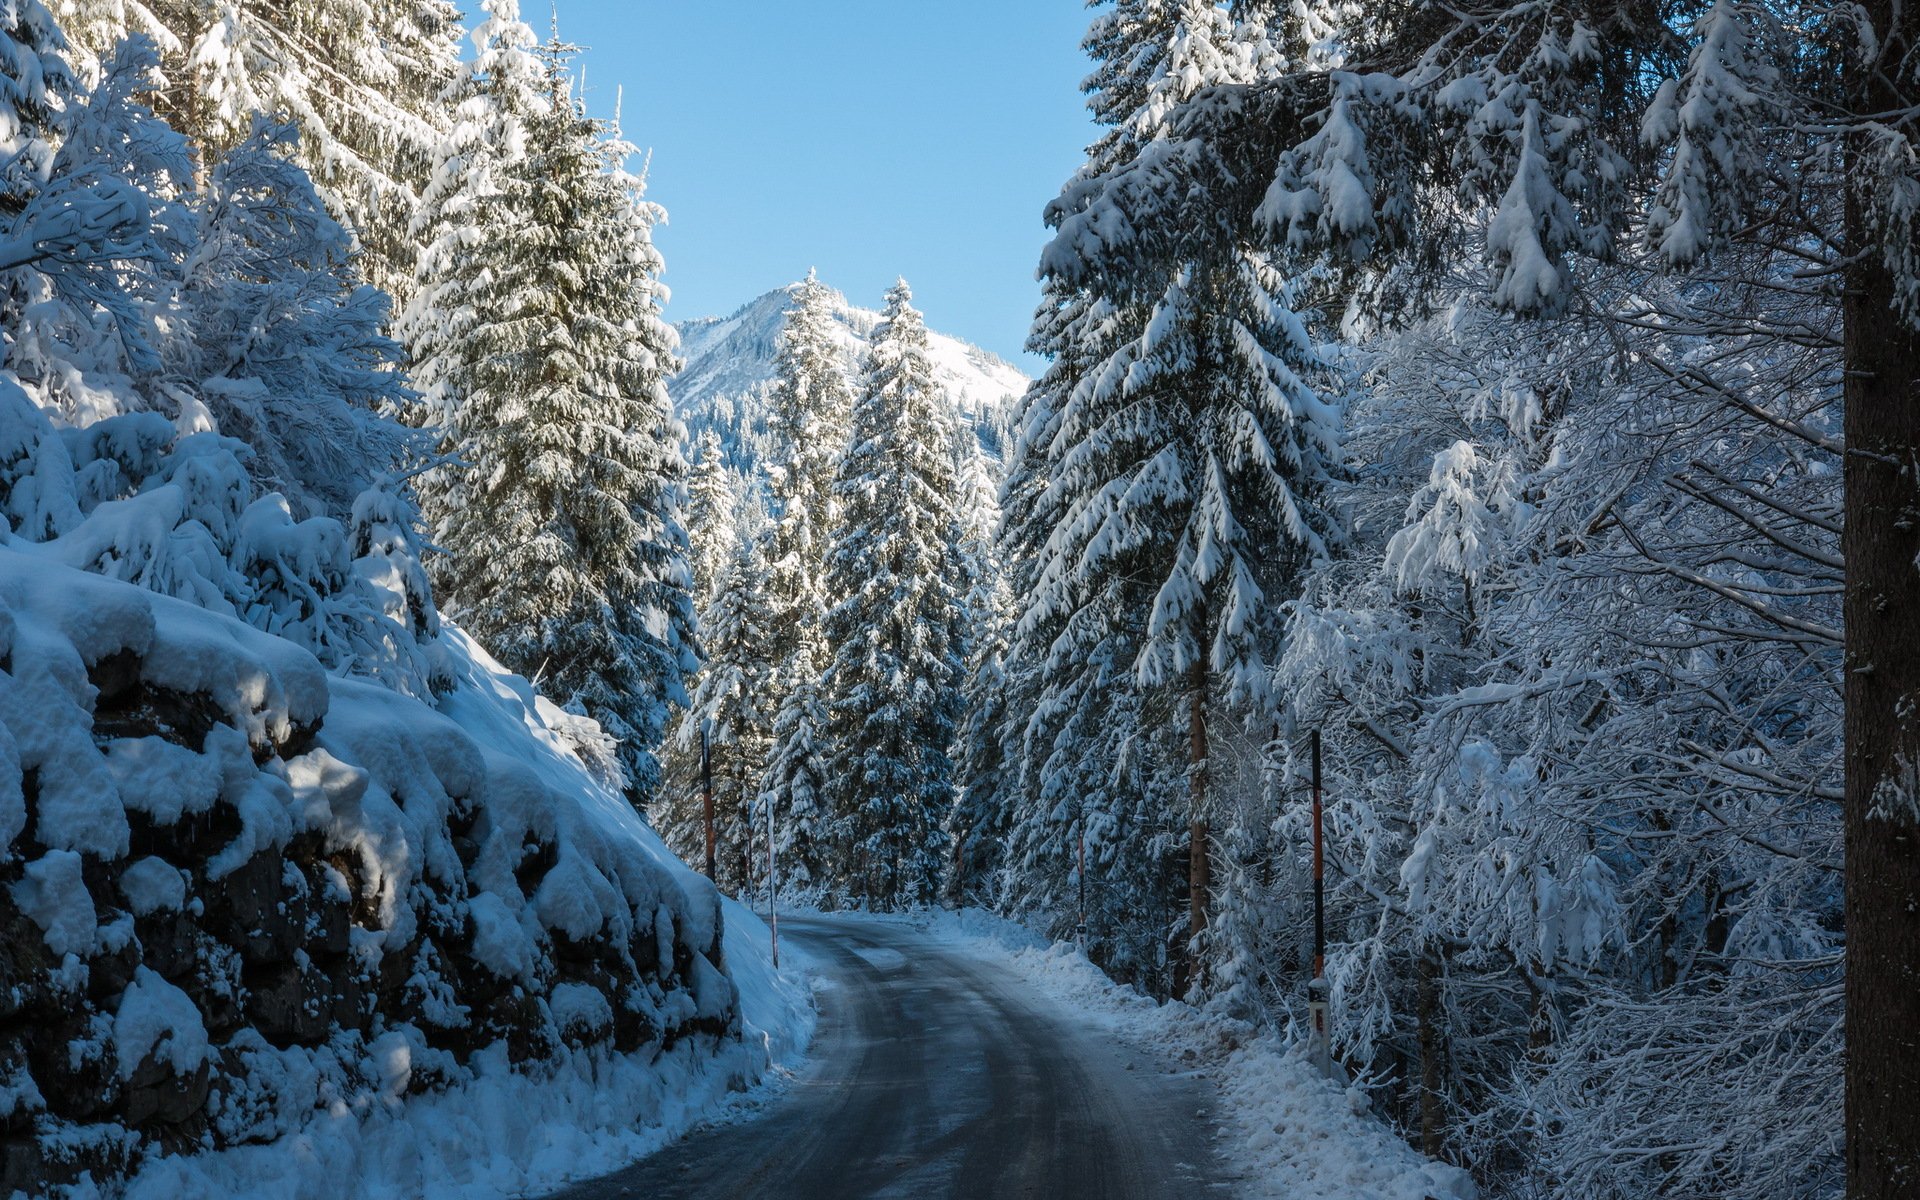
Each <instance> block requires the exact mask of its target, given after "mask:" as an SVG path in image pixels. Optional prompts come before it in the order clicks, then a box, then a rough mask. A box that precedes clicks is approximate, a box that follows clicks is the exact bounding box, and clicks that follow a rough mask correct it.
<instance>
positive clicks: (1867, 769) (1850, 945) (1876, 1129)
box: [1842, 0, 1920, 1200]
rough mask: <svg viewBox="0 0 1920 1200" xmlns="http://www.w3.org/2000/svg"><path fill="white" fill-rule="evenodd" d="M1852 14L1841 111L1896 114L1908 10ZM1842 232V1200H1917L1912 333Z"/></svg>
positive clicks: (1856, 226)
mask: <svg viewBox="0 0 1920 1200" xmlns="http://www.w3.org/2000/svg"><path fill="white" fill-rule="evenodd" d="M1864 7H1865V9H1866V15H1867V17H1868V19H1869V20H1870V22H1871V23H1872V27H1873V29H1874V30H1875V32H1876V33H1877V34H1878V35H1879V39H1880V47H1881V51H1880V56H1879V59H1878V61H1876V62H1872V63H1866V64H1859V65H1857V66H1856V67H1855V68H1854V72H1853V76H1852V78H1851V80H1850V86H1849V92H1850V97H1849V99H1850V101H1851V107H1852V109H1853V112H1854V113H1856V114H1859V115H1860V117H1865V116H1866V115H1867V114H1886V113H1893V112H1899V111H1904V110H1906V109H1907V107H1908V105H1909V101H1908V100H1907V99H1905V98H1903V97H1902V96H1901V95H1900V94H1899V88H1898V87H1897V86H1896V81H1897V80H1898V79H1901V78H1904V77H1905V76H1906V75H1907V73H1908V72H1909V71H1910V70H1911V65H1910V64H1909V63H1908V62H1907V58H1908V56H1909V55H1910V54H1911V53H1913V51H1914V49H1915V47H1916V44H1917V43H1920V6H1917V5H1915V4H1914V3H1913V2H1912V0H1867V3H1866V4H1865V6H1864ZM1863 150H1864V147H1862V146H1860V145H1858V144H1856V146H1855V152H1856V154H1859V153H1861V152H1862V151H1863ZM1850 174H1851V177H1852V178H1853V179H1856V180H1859V179H1864V178H1869V177H1870V176H1868V175H1867V174H1866V173H1865V172H1864V171H1859V170H1856V171H1853V172H1850ZM1847 225H1848V244H1847V248H1848V250H1849V251H1850V252H1851V253H1853V254H1855V255H1858V256H1859V258H1858V259H1857V260H1856V261H1855V262H1854V264H1853V265H1852V266H1851V267H1850V268H1849V270H1848V273H1847V300H1846V322H1847V328H1846V366H1847V375H1846V444H1847V461H1846V514H1847V516H1846V533H1845V536H1844V538H1843V539H1842V545H1843V548H1844V551H1845V556H1846V563H1847V592H1846V602H1845V614H1846V633H1847V652H1846V705H1847V717H1846V751H1847V758H1846V764H1847V765H1846V774H1847V778H1846V839H1847V840H1846V914H1847V985H1846V994H1847V1001H1846V1003H1847V1013H1846V1019H1847V1095H1846V1113H1847V1195H1848V1196H1849V1197H1850V1200H1895V1197H1912V1196H1916V1195H1920V794H1917V792H1920V574H1916V568H1915V562H1916V556H1920V478H1916V472H1920V379H1917V378H1916V373H1920V335H1916V333H1915V331H1914V329H1913V327H1912V326H1911V325H1909V324H1908V323H1907V321H1906V320H1905V319H1904V318H1903V317H1901V315H1900V314H1899V313H1898V312H1897V311H1896V310H1895V308H1894V295H1895V290H1894V279H1893V277H1892V276H1891V274H1890V273H1889V272H1888V271H1887V270H1886V268H1885V267H1884V266H1883V265H1882V264H1881V263H1880V261H1879V257H1878V255H1876V254H1875V253H1873V250H1872V247H1873V244H1874V240H1875V239H1874V231H1873V230H1872V229H1871V228H1870V226H1869V222H1868V220H1867V218H1866V214H1865V213H1864V212H1863V205H1862V203H1861V196H1860V195H1859V194H1857V192H1856V191H1854V190H1852V189H1850V190H1849V194H1848V197H1847Z"/></svg>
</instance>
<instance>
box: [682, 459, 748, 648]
mask: <svg viewBox="0 0 1920 1200" xmlns="http://www.w3.org/2000/svg"><path fill="white" fill-rule="evenodd" d="M688 474H689V480H688V484H687V540H688V544H689V553H688V557H687V566H688V568H689V569H690V570H691V572H692V575H693V595H694V601H695V605H696V607H697V608H698V609H699V610H700V611H702V612H704V611H705V610H706V608H707V606H708V605H710V604H712V603H713V600H714V598H715V597H716V596H718V595H719V593H720V587H721V585H722V584H723V583H724V582H725V581H726V575H727V571H728V569H729V567H730V566H731V564H732V562H733V558H734V554H735V552H736V551H737V550H738V548H739V542H740V505H741V495H740V493H741V485H740V477H739V475H737V474H736V473H735V472H734V469H733V468H732V467H731V466H729V465H728V464H727V453H726V450H725V448H724V447H722V446H721V444H720V436H719V435H718V434H717V433H715V432H714V431H713V430H711V429H709V430H707V431H706V432H704V433H702V434H701V435H700V439H699V441H698V442H697V443H696V444H695V449H694V456H693V463H692V467H691V469H690V470H689V472H688Z"/></svg>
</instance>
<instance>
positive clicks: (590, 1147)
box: [73, 900, 815, 1200]
mask: <svg viewBox="0 0 1920 1200" xmlns="http://www.w3.org/2000/svg"><path fill="white" fill-rule="evenodd" d="M723 904H724V911H725V920H726V933H725V946H726V959H727V963H728V970H729V974H730V975H731V976H732V978H733V980H734V982H735V983H736V985H737V986H738V987H739V989H740V1012H741V1019H742V1033H743V1037H742V1039H741V1040H740V1041H739V1042H722V1043H719V1044H717V1045H716V1044H715V1042H713V1041H712V1040H711V1039H707V1038H697V1039H690V1040H688V1041H685V1042H682V1043H681V1044H680V1045H679V1046H676V1047H675V1048H674V1049H672V1050H670V1051H667V1052H666V1053H664V1054H662V1055H660V1057H658V1058H657V1059H656V1058H652V1057H650V1056H648V1055H646V1054H634V1055H623V1054H617V1053H612V1052H609V1051H606V1050H604V1049H598V1050H569V1051H567V1052H565V1053H563V1054H562V1055H561V1056H560V1057H559V1058H558V1059H557V1060H555V1061H553V1062H551V1063H547V1064H542V1065H541V1066H540V1067H538V1068H536V1069H534V1070H531V1071H530V1070H528V1069H527V1068H524V1067H523V1068H519V1069H512V1070H510V1069H508V1066H507V1064H506V1061H505V1057H504V1054H485V1055H480V1056H476V1058H475V1060H474V1062H473V1063H472V1064H471V1065H470V1071H469V1077H468V1078H467V1079H465V1080H463V1081H460V1082H459V1083H457V1084H455V1085H454V1086H453V1087H451V1088H450V1089H449V1090H447V1091H444V1092H435V1093H431V1094H427V1095H421V1096H413V1097H404V1098H403V1097H402V1096H401V1095H400V1094H399V1093H401V1092H403V1091H404V1089H405V1073H406V1071H407V1061H406V1051H405V1049H404V1048H399V1049H398V1050H397V1051H396V1054H395V1058H394V1059H393V1061H392V1063H391V1066H392V1069H393V1070H394V1071H395V1073H396V1074H397V1075H398V1079H397V1081H396V1082H397V1084H398V1086H397V1087H396V1088H395V1089H394V1094H393V1095H390V1096H388V1097H385V1098H383V1100H382V1101H381V1103H380V1105H378V1106H374V1108H373V1111H367V1110H366V1107H365V1106H360V1107H356V1106H349V1105H346V1104H336V1105H335V1106H334V1107H333V1109H331V1110H330V1111H326V1112H323V1113H320V1114H318V1115H317V1116H316V1117H315V1119H314V1120H313V1121H311V1122H310V1123H309V1124H308V1125H307V1126H305V1127H304V1128H302V1129H301V1130H299V1131H298V1132H296V1133H293V1134H291V1135H289V1136H287V1137H284V1138H281V1139H279V1140H278V1141H275V1142H272V1143H268V1144H265V1145H256V1146H239V1147H234V1148H231V1149H227V1150H222V1151H215V1152H213V1153H208V1154H199V1155H193V1156H189V1157H168V1158H162V1159H158V1160H155V1161H153V1162H151V1163H150V1164H149V1165H148V1166H147V1167H146V1168H145V1169H144V1170H142V1171H141V1172H140V1173H139V1174H138V1175H136V1176H135V1177H134V1178H132V1179H131V1180H129V1181H127V1184H126V1190H125V1192H124V1195H125V1196H126V1198H127V1200H213V1198H215V1197H248V1198H250V1200H251V1198H259V1200H322V1198H325V1200H334V1198H337V1197H340V1196H343V1195H352V1196H355V1197H363V1198H365V1200H401V1198H412V1197H419V1198H421V1200H495V1198H497V1197H509V1196H511V1197H530V1196H541V1195H545V1194H547V1193H549V1192H552V1191H556V1190H558V1189H560V1188H561V1187H563V1186H565V1185H566V1184H567V1183H569V1182H572V1181H576V1180H581V1179H588V1178H592V1177H594V1176H597V1175H602V1174H606V1173H608V1172H611V1171H615V1170H618V1169H619V1168H621V1167H623V1166H626V1165H627V1164H629V1163H631V1162H633V1161H634V1160H636V1159H639V1158H643V1157H645V1156H646V1155H648V1154H651V1153H654V1152H655V1151H657V1150H659V1149H661V1148H662V1147H664V1146H666V1145H668V1144H670V1143H672V1142H673V1141H675V1140H676V1139H677V1138H679V1137H680V1136H681V1135H682V1134H684V1133H686V1132H687V1131H688V1130H689V1129H692V1128H693V1127H695V1126H696V1125H701V1124H705V1123H710V1122H712V1121H714V1120H716V1119H725V1118H726V1117H727V1116H729V1115H731V1114H734V1113H737V1112H744V1111H751V1110H753V1109H754V1108H757V1107H758V1105H759V1104H760V1103H762V1102H764V1099H765V1097H766V1096H767V1095H768V1094H771V1093H773V1092H775V1091H777V1090H778V1089H779V1088H780V1087H781V1086H782V1084H783V1082H784V1081H785V1080H786V1079H787V1078H790V1077H791V1074H792V1072H793V1069H794V1068H795V1066H796V1065H797V1064H798V1062H799V1060H800V1059H801V1058H802V1057H803V1056H804V1055H805V1053H806V1050H807V1047H808V1044H809V1043H810V1041H811V1039H812V1036H813V1028H814V1020H815V1011H814V1007H813V1001H812V996H811V992H810V990H809V986H808V983H807V980H806V977H805V974H804V972H803V971H800V970H782V971H779V972H775V971H774V970H773V968H772V967H771V966H770V965H769V964H768V962H767V958H766V950H765V947H766V942H767V931H766V927H765V925H763V924H762V923H761V921H760V920H759V918H758V917H756V916H754V915H753V914H752V913H751V912H749V911H748V910H747V909H745V908H743V907H741V906H740V905H738V904H736V903H735V902H733V901H731V900H726V901H723ZM343 1181H352V1182H351V1190H350V1191H349V1190H346V1185H345V1183H344V1182H343ZM73 1194H74V1196H75V1197H76V1200H88V1198H91V1197H100V1196H105V1195H108V1194H110V1193H107V1192H103V1191H96V1190H86V1189H81V1190H76V1191H75V1192H74V1193H73ZM111 1194H120V1193H118V1191H117V1190H116V1192H115V1193H111Z"/></svg>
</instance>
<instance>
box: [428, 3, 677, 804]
mask: <svg viewBox="0 0 1920 1200" xmlns="http://www.w3.org/2000/svg"><path fill="white" fill-rule="evenodd" d="M488 11H489V12H490V13H491V14H492V16H491V19H490V20H489V21H488V22H487V23H485V24H484V25H483V26H482V27H481V30H482V33H483V34H484V35H485V37H484V41H483V49H482V53H481V55H480V57H479V59H478V60H477V61H476V63H475V72H474V75H473V78H472V81H471V83H470V85H469V89H468V94H467V96H466V98H465V99H464V100H463V102H462V116H463V119H462V121H461V123H460V125H459V130H460V132H459V133H458V134H457V135H456V140H455V141H454V142H453V143H451V144H450V145H449V146H447V147H446V148H445V149H444V151H443V154H442V159H441V165H440V167H439V168H438V169H437V170H436V173H435V177H436V182H437V184H439V185H440V186H439V187H437V188H436V190H434V191H432V192H430V194H429V202H430V206H431V207H430V208H429V209H428V210H427V211H426V214H425V219H424V220H423V226H424V228H425V229H426V230H427V231H428V232H429V233H430V234H431V235H432V239H433V240H432V243H431V246H430V250H429V252H428V255H427V257H426V258H425V260H424V261H423V266H422V278H421V285H422V286H421V288H420V289H419V292H418V293H417V294H416V296H415V298H414V302H413V304H412V305H410V307H409V310H408V316H407V321H406V328H407V329H408V331H409V333H410V335H411V338H412V341H413V349H414V354H415V358H416V361H418V362H420V363H421V364H422V377H423V381H424V382H426V383H427V385H428V398H429V402H430V403H431V404H432V405H433V406H434V407H435V409H436V410H437V413H438V415H439V416H440V418H441V422H442V424H443V426H444V429H445V438H446V443H445V447H444V448H445V450H446V452H447V453H449V454H451V455H453V456H455V457H457V459H458V460H459V461H460V462H461V463H463V464H465V465H464V466H463V467H449V468H447V469H446V471H445V473H444V474H443V476H442V478H441V479H440V480H439V481H438V482H437V483H436V484H435V485H434V486H432V487H431V488H430V489H429V490H428V495H427V500H428V515H429V516H430V518H431V519H432V521H433V525H434V529H435V535H436V537H435V540H436V541H437V542H438V543H439V544H440V545H441V546H442V547H443V548H445V549H446V550H447V551H448V554H447V556H446V558H444V559H443V560H441V561H440V564H439V566H438V572H437V574H438V581H439V582H440V584H441V592H442V596H443V598H444V600H443V602H444V603H445V604H446V606H447V608H448V609H449V610H450V611H453V612H456V613H457V614H458V615H459V617H460V618H461V620H462V622H463V623H464V624H465V626H466V627H467V628H468V629H469V630H471V631H472V632H473V633H474V634H475V635H476V636H477V637H479V638H480V639H481V640H482V641H483V642H484V643H486V644H487V645H488V647H489V648H490V649H492V650H493V651H494V653H496V654H497V655H498V656H499V657H500V658H501V661H503V662H505V663H506V664H507V665H508V666H510V667H512V668H513V669H515V670H517V671H520V672H522V673H523V674H526V675H528V676H529V677H534V678H538V679H540V680H542V681H543V683H544V686H546V687H547V688H548V689H549V690H550V691H552V692H554V693H555V694H557V695H560V696H565V697H570V698H571V699H572V700H573V701H577V702H578V703H579V704H581V705H583V706H584V707H585V709H586V711H587V713H588V714H589V715H591V716H592V717H593V718H594V719H595V720H597V721H599V722H600V724H601V725H602V726H603V727H604V728H605V729H606V730H607V732H608V733H609V734H611V735H612V736H614V737H615V738H617V739H618V740H619V741H620V743H621V747H622V749H621V756H622V763H623V765H624V766H625V768H626V770H627V773H628V778H629V792H630V795H632V796H633V797H634V798H635V800H636V803H644V802H645V800H646V798H648V797H650V796H651V795H652V794H653V793H654V792H655V791H656V790H657V787H658V784H659V766H658V763H657V761H656V760H655V758H654V754H653V750H654V748H655V747H656V746H658V745H659V742H660V738H661V736H662V732H663V729H664V727H665V723H666V718H667V712H668V706H669V705H672V704H684V703H685V702H686V693H685V686H684V679H685V676H686V674H687V673H688V672H689V671H690V670H691V669H692V666H693V651H692V624H693V618H692V605H691V600H690V596H689V592H688V588H687V579H686V564H685V557H686V554H687V541H686V535H685V533H684V531H683V529H682V527H681V525H680V503H681V493H682V488H683V486H684V485H683V475H684V472H685V466H684V463H683V460H682V459H681V457H680V451H679V439H680V436H681V431H680V428H679V424H678V422H677V421H676V420H675V418H674V416H673V413H672V409H671V405H670V402H669V400H668V398H667V394H666V387H665V379H666V377H667V375H668V374H669V373H670V372H671V371H672V370H673V369H674V367H675V362H674V357H673V349H674V340H673V333H672V330H671V328H670V327H669V326H667V325H666V323H665V322H664V321H663V320H662V319H661V317H660V314H659V307H660V298H661V294H662V293H661V288H660V285H659V283H658V277H659V273H660V269H661V262H660V257H659V253H658V251H656V250H655V249H654V247H653V244H652V239H651V227H652V225H653V223H654V222H655V221H656V220H657V219H658V213H657V210H655V209H654V208H653V207H652V206H651V205H649V204H647V203H645V202H643V201H642V200H641V199H640V198H639V191H640V183H639V181H638V180H637V179H634V178H633V177H631V176H628V175H625V174H624V173H622V171H621V170H620V165H621V163H622V161H623V160H624V158H625V157H626V155H627V154H628V153H629V148H628V147H626V146H625V145H624V144H623V143H621V142H619V141H618V140H617V138H615V137H613V136H611V135H610V134H609V131H608V130H607V129H606V128H605V127H604V126H603V125H601V124H600V123H598V122H595V121H592V120H590V119H588V118H587V117H586V116H585V115H584V114H583V113H582V111H581V109H580V105H579V103H578V101H577V100H576V99H575V98H574V97H573V95H572V94H571V92H570V90H569V85H568V81H567V78H566V75H565V64H566V61H567V58H568V55H569V48H568V47H565V46H561V45H558V44H553V45H549V46H547V47H546V48H545V49H544V50H542V51H541V52H539V53H537V54H535V53H533V52H531V51H530V50H529V47H531V46H532V45H533V36H532V32H531V30H529V29H528V28H527V27H526V26H525V25H524V24H522V23H520V22H519V21H518V20H517V18H516V15H515V6H514V4H513V2H512V0H492V3H491V4H490V5H489V8H488Z"/></svg>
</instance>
